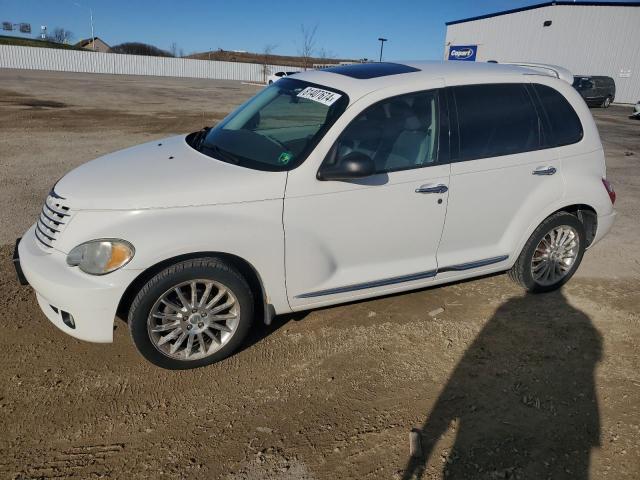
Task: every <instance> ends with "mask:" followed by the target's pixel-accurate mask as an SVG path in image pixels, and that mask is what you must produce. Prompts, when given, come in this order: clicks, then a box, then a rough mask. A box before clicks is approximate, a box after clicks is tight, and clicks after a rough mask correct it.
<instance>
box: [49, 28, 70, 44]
mask: <svg viewBox="0 0 640 480" xmlns="http://www.w3.org/2000/svg"><path fill="white" fill-rule="evenodd" d="M72 38H73V33H72V32H71V31H70V30H67V29H66V28H62V27H56V28H54V29H53V30H52V31H51V33H49V34H48V35H47V40H49V41H51V42H55V43H68V42H70V41H71V39H72Z"/></svg>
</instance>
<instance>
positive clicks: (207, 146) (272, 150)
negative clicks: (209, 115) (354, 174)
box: [188, 78, 349, 171]
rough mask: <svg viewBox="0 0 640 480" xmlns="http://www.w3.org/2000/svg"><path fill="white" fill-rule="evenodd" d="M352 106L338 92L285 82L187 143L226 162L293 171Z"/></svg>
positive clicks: (290, 80) (259, 94) (345, 96)
mask: <svg viewBox="0 0 640 480" xmlns="http://www.w3.org/2000/svg"><path fill="white" fill-rule="evenodd" d="M348 102H349V99H348V97H347V95H345V94H344V93H342V92H340V91H338V90H334V89H330V88H327V87H323V86H320V85H314V84H311V83H309V82H303V81H300V80H294V79H290V78H282V79H281V80H278V81H277V82H275V83H274V84H272V85H271V86H269V87H267V88H265V89H264V90H262V91H261V92H260V93H258V94H257V95H256V96H255V97H253V98H251V99H250V100H249V101H248V102H246V103H245V104H243V105H241V106H240V107H239V108H238V109H237V110H236V111H235V112H233V113H231V114H230V115H229V116H228V117H227V118H225V119H224V120H223V121H222V122H220V123H219V124H218V125H217V126H216V127H214V128H212V129H210V130H208V131H203V132H201V134H195V135H194V136H192V138H191V139H190V141H189V139H188V141H189V144H190V145H191V146H192V147H193V148H195V149H196V150H198V151H200V152H202V153H204V154H206V155H209V156H211V157H214V158H216V159H218V160H222V161H224V162H228V163H234V164H236V165H240V166H243V167H248V168H254V169H257V170H268V171H283V170H291V169H292V168H295V167H297V166H298V165H300V164H301V163H302V162H303V161H304V160H305V158H306V157H307V156H308V155H309V153H310V152H311V151H312V150H313V148H314V147H315V146H316V145H317V143H318V142H319V141H320V139H321V138H322V136H323V135H324V134H325V133H326V131H327V130H328V129H329V127H331V125H333V123H334V122H335V121H336V119H337V118H338V117H339V116H340V115H341V114H342V113H343V112H344V110H345V108H346V106H347V104H348Z"/></svg>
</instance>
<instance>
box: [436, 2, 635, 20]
mask: <svg viewBox="0 0 640 480" xmlns="http://www.w3.org/2000/svg"><path fill="white" fill-rule="evenodd" d="M554 5H567V6H572V7H585V6H588V7H594V6H595V7H640V2H545V3H537V4H535V5H529V6H527V7H521V8H513V9H511V10H503V11H501V12H495V13H489V14H487V15H479V16H477V17H469V18H463V19H462V20H453V21H451V22H446V25H455V24H456V23H465V22H473V21H474V20H482V19H484V18H491V17H499V16H501V15H508V14H510V13H518V12H524V11H526V10H535V9H537V8H543V7H552V6H554Z"/></svg>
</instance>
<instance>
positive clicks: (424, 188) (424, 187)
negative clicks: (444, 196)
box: [416, 183, 449, 193]
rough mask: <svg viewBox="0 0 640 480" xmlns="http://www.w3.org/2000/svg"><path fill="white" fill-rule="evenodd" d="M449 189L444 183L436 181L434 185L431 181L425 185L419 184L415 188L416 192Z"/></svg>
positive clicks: (444, 191)
mask: <svg viewBox="0 0 640 480" xmlns="http://www.w3.org/2000/svg"><path fill="white" fill-rule="evenodd" d="M448 191H449V188H448V187H447V186H446V185H445V184H444V183H438V184H437V185H434V184H433V183H428V184H426V185H420V186H419V187H418V188H416V193H446V192H448Z"/></svg>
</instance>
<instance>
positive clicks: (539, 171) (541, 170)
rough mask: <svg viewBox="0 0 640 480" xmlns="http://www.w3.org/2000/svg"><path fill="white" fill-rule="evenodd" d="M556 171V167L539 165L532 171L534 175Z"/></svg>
mask: <svg viewBox="0 0 640 480" xmlns="http://www.w3.org/2000/svg"><path fill="white" fill-rule="evenodd" d="M556 172H557V170H556V167H538V168H536V169H535V170H534V171H533V172H531V173H532V174H533V175H553V174H554V173H556Z"/></svg>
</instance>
